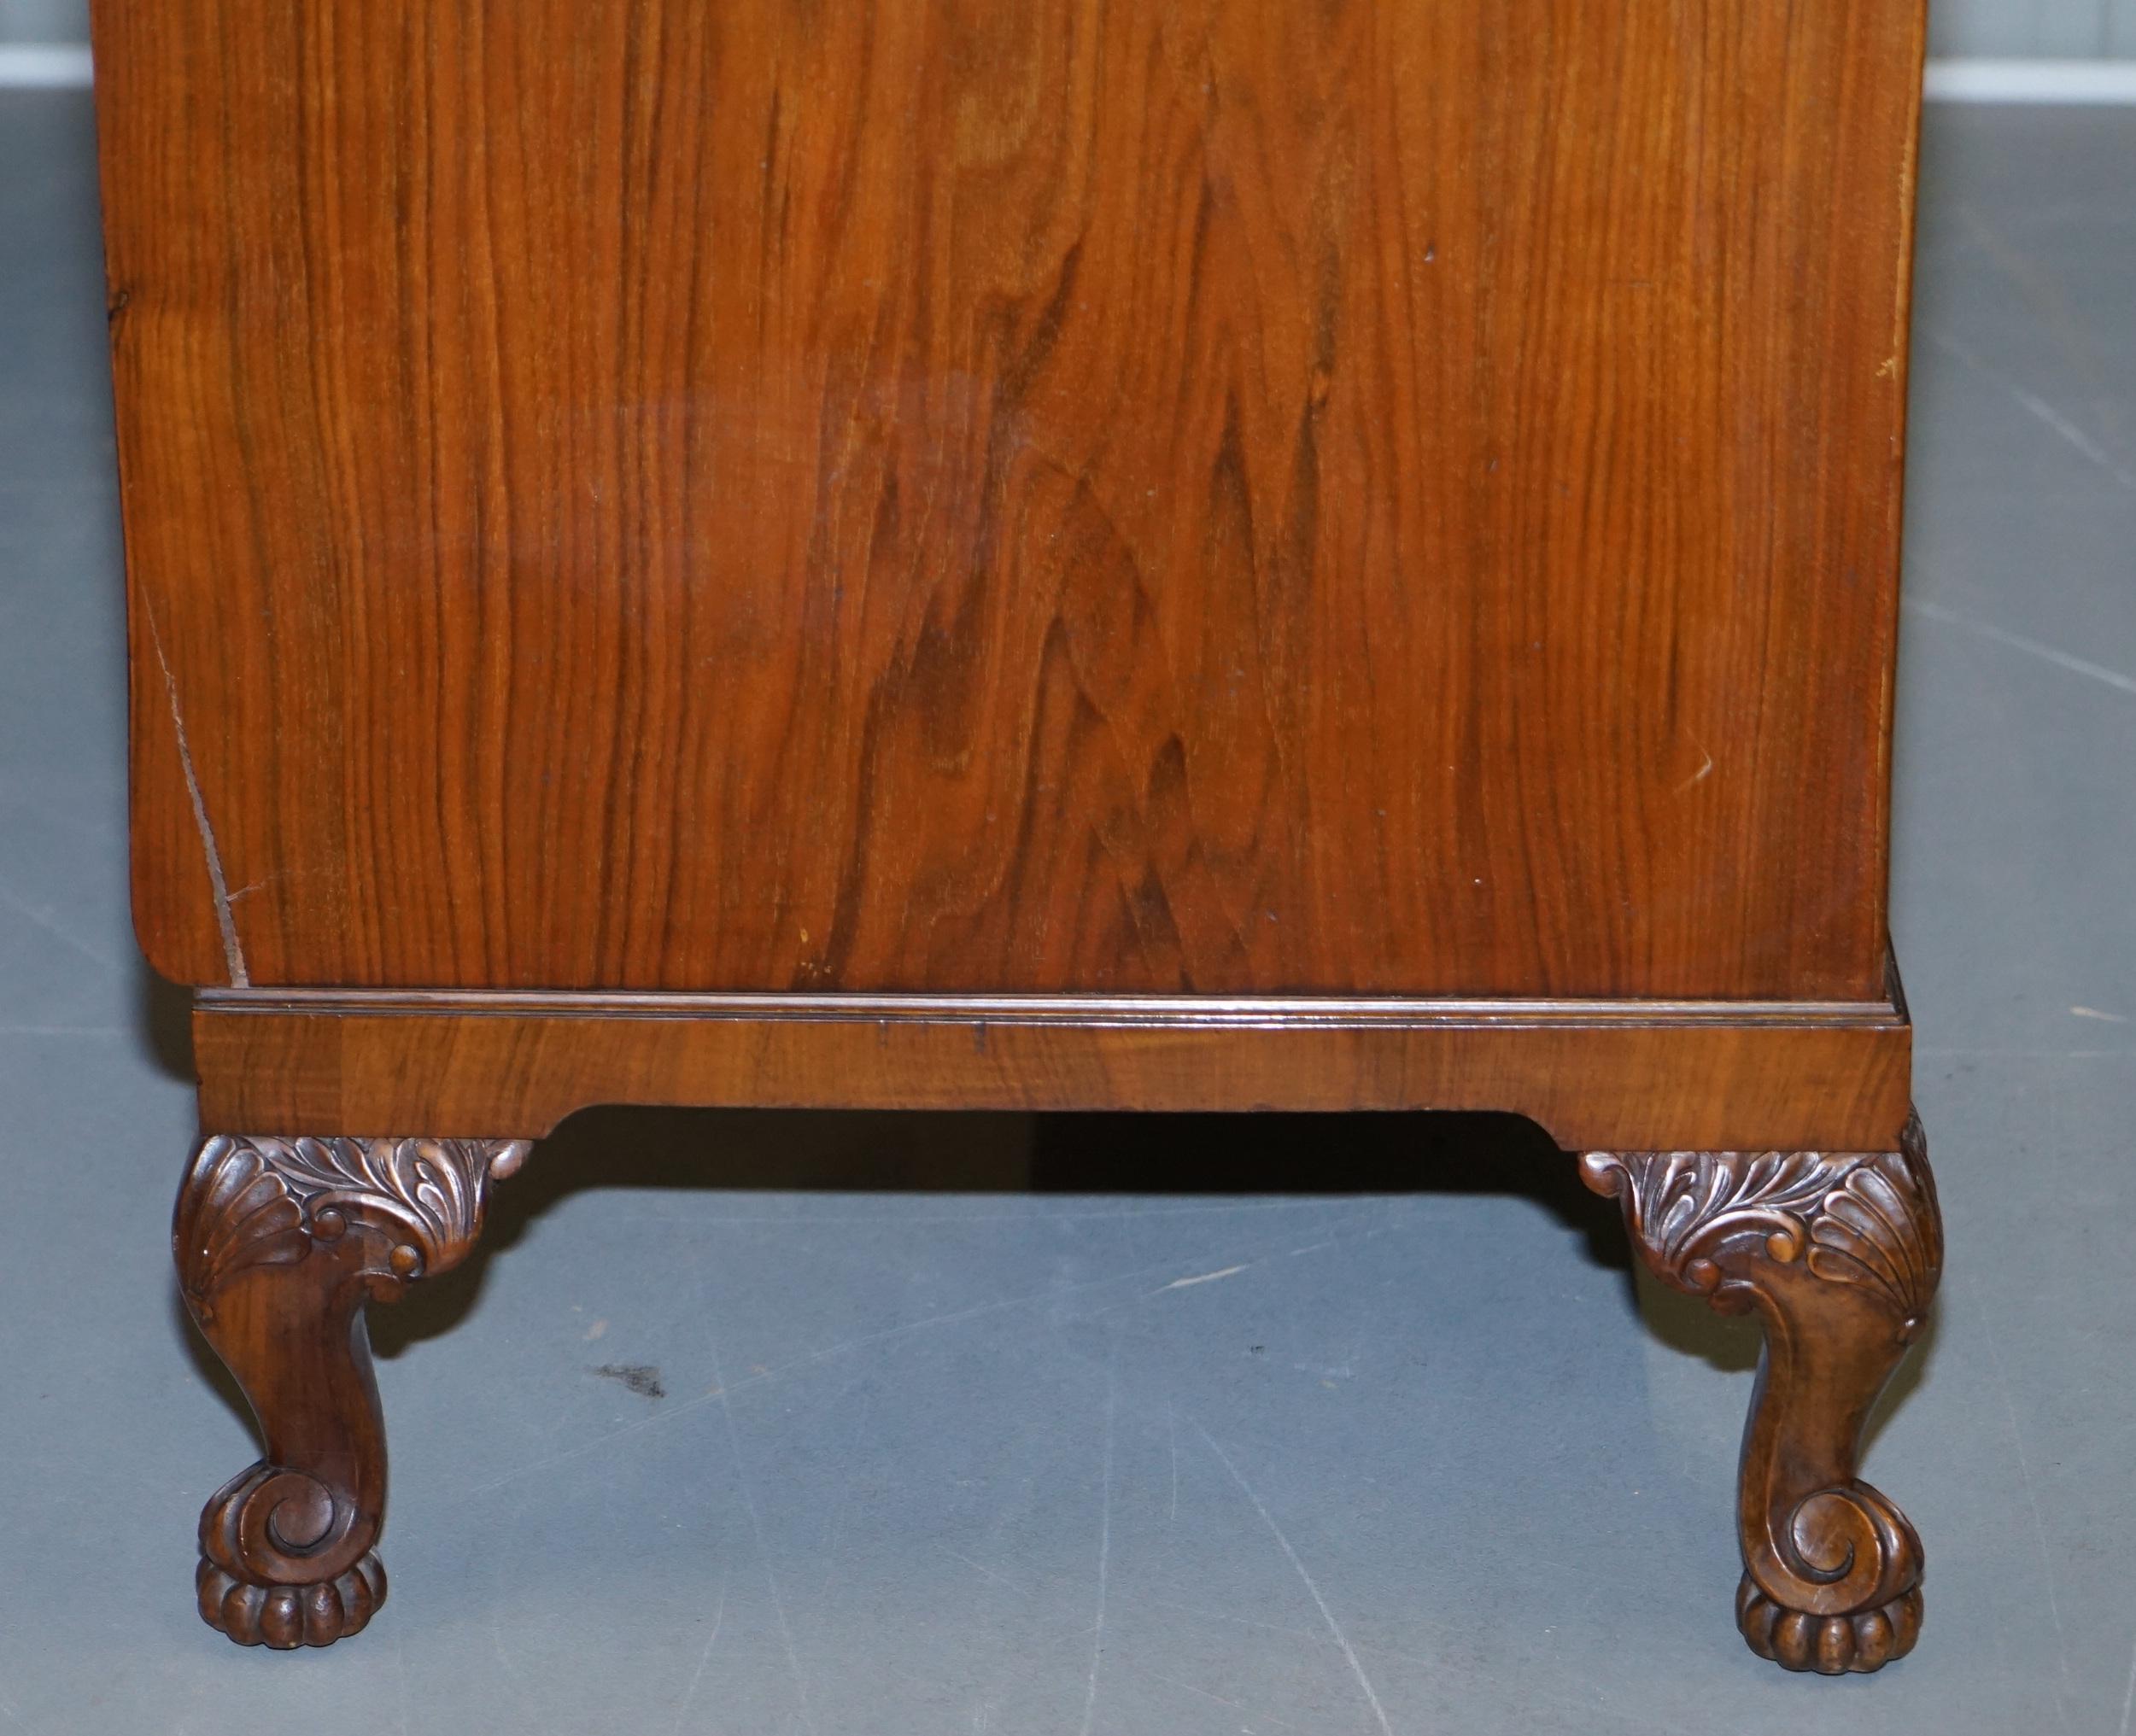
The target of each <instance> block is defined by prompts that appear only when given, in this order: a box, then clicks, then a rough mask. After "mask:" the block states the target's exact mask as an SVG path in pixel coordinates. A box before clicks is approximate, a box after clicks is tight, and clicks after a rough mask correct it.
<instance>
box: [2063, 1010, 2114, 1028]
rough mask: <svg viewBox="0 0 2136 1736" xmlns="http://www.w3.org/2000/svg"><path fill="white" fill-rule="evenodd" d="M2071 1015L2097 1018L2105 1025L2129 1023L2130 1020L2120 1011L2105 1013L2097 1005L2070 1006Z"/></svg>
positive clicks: (2078, 1017)
mask: <svg viewBox="0 0 2136 1736" xmlns="http://www.w3.org/2000/svg"><path fill="white" fill-rule="evenodd" d="M2069 1016H2070V1017H2071V1018H2073V1019H2097V1020H2098V1021H2099V1022H2100V1023H2101V1024H2103V1025H2126V1024H2127V1023H2128V1020H2126V1019H2124V1018H2123V1017H2122V1016H2121V1014H2119V1013H2103V1012H2101V1011H2100V1010H2099V1009H2098V1008H2097V1007H2072V1008H2069Z"/></svg>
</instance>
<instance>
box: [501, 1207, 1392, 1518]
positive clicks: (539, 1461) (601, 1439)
mask: <svg viewBox="0 0 2136 1736" xmlns="http://www.w3.org/2000/svg"><path fill="white" fill-rule="evenodd" d="M1319 1203H1320V1204H1322V1205H1325V1204H1327V1203H1328V1202H1327V1201H1320V1202H1319ZM1369 1215H1370V1214H1369V1213H1358V1214H1355V1216H1353V1217H1351V1218H1349V1219H1344V1220H1343V1222H1342V1223H1340V1224H1338V1225H1337V1226H1336V1227H1337V1229H1343V1228H1347V1227H1349V1225H1354V1224H1357V1223H1361V1222H1363V1221H1364V1220H1365V1219H1366V1217H1368V1216H1369ZM664 1221H666V1222H668V1223H669V1224H670V1226H672V1225H673V1223H674V1220H672V1219H669V1220H664ZM700 1221H701V1220H700ZM741 1221H745V1222H746V1221H747V1220H746V1219H745V1220H741ZM907 1221H909V1220H907ZM684 1227H686V1228H688V1227H693V1226H690V1225H685V1226H684ZM1367 1233H1368V1234H1371V1233H1376V1232H1367ZM1177 1264H1178V1262H1177V1260H1176V1259H1169V1260H1152V1261H1150V1264H1149V1265H1139V1266H1137V1267H1135V1268H1134V1269H1133V1270H1132V1271H1123V1272H1115V1274H1113V1276H1111V1277H1102V1278H1086V1279H1085V1280H1084V1281H1083V1282H1082V1283H1074V1284H1068V1285H1065V1286H1061V1287H1057V1288H1055V1289H1045V1290H1029V1291H1026V1292H1024V1293H1022V1294H1021V1295H1014V1296H1004V1297H1002V1298H1000V1299H999V1300H998V1301H992V1302H979V1303H975V1304H974V1305H973V1306H971V1307H969V1308H958V1309H957V1310H955V1311H953V1312H950V1313H947V1314H930V1315H928V1318H926V1319H924V1320H910V1321H907V1322H906V1323H905V1324H904V1325H902V1326H891V1327H887V1328H886V1329H884V1330H882V1331H881V1332H867V1333H863V1334H862V1335H861V1336H859V1337H857V1338H847V1339H842V1340H840V1341H839V1342H838V1343H836V1344H833V1345H828V1346H826V1347H824V1348H823V1349H822V1350H811V1351H810V1352H809V1353H807V1354H806V1355H804V1356H797V1357H794V1358H793V1359H791V1360H790V1361H787V1362H782V1363H780V1364H778V1365H775V1367H772V1368H769V1369H766V1370H765V1371H764V1372H763V1373H761V1374H752V1375H751V1376H750V1377H748V1378H747V1379H746V1380H740V1381H736V1382H734V1385H733V1386H732V1387H729V1386H728V1385H727V1383H726V1382H724V1381H718V1382H715V1383H714V1384H715V1385H716V1386H717V1388H718V1389H717V1391H714V1392H709V1393H701V1394H698V1395H697V1396H696V1397H694V1398H689V1399H683V1400H680V1401H679V1402H677V1403H676V1404H672V1405H667V1406H663V1407H662V1408H661V1409H660V1410H658V1412H654V1413H653V1414H652V1415H650V1416H647V1417H639V1418H638V1419H637V1420H636V1421H635V1422H631V1423H623V1425H622V1426H620V1427H619V1428H615V1429H609V1430H607V1431H606V1433H604V1434H600V1435H594V1437H593V1439H591V1440H590V1441H581V1442H579V1444H578V1445H577V1446H576V1447H565V1448H564V1449H563V1450H562V1451H560V1452H558V1453H550V1454H548V1455H547V1457H545V1458H536V1459H530V1460H529V1461H528V1462H527V1463H526V1464H519V1465H514V1466H513V1467H512V1469H510V1470H504V1471H500V1472H499V1473H498V1474H497V1475H496V1476H493V1477H488V1478H485V1479H484V1480H483V1482H478V1483H475V1484H472V1485H471V1486H470V1487H469V1488H467V1489H466V1490H465V1493H464V1495H463V1497H462V1498H463V1499H467V1498H471V1497H472V1496H476V1495H482V1494H487V1493H489V1492H490V1491H491V1490H492V1489H497V1488H503V1487H504V1486H505V1484H506V1483H508V1482H516V1481H517V1480H518V1479H519V1478H520V1477H523V1476H532V1475H533V1474H534V1473H535V1472H536V1471H541V1470H548V1469H549V1468H550V1467H551V1466H553V1465H558V1464H565V1462H566V1461H568V1460H571V1459H574V1458H583V1457H584V1456H585V1455H586V1454H588V1453H598V1452H600V1450H601V1448H603V1447H607V1446H609V1445H611V1444H612V1443H613V1442H615V1441H620V1440H622V1439H623V1437H624V1436H625V1435H635V1434H637V1433H638V1432H639V1431H640V1430H641V1429H652V1428H656V1427H658V1426H659V1425H661V1424H663V1423H672V1422H674V1421H676V1419H677V1418H679V1417H687V1416H689V1415H691V1414H692V1413H693V1412H696V1411H699V1410H700V1409H702V1408H703V1407H704V1406H706V1405H713V1404H722V1403H724V1402H725V1400H726V1397H727V1394H729V1393H730V1392H741V1391H744V1390H746V1388H750V1387H754V1386H761V1385H763V1384H764V1382H768V1381H776V1380H782V1379H784V1378H785V1377H787V1376H788V1375H790V1374H793V1373H795V1372H796V1371H799V1370H803V1369H807V1368H812V1367H814V1366H815V1365H816V1364H817V1363H820V1362H827V1361H828V1360H829V1359H831V1358H833V1357H834V1356H842V1355H844V1354H845V1353H847V1352H848V1351H853V1350H863V1349H868V1348H869V1347H873V1346H875V1345H878V1344H884V1343H887V1342H889V1341H892V1340H893V1339H898V1338H904V1337H907V1336H910V1335H911V1334H913V1333H916V1332H930V1331H933V1330H934V1329H936V1328H937V1327H940V1326H953V1325H956V1324H958V1323H959V1322H961V1321H965V1320H974V1319H977V1318H980V1317H981V1316H983V1315H986V1314H997V1313H1000V1312H1003V1311H1004V1310H1005V1309H1009V1308H1024V1307H1029V1306H1033V1304H1035V1303H1039V1302H1058V1301H1061V1300H1062V1298H1064V1297H1068V1296H1073V1295H1080V1293H1081V1292H1083V1291H1085V1290H1100V1289H1110V1288H1112V1287H1114V1286H1115V1285H1120V1284H1129V1283H1135V1282H1137V1281H1138V1280H1139V1279H1143V1278H1147V1277H1150V1276H1151V1275H1152V1274H1153V1273H1156V1272H1159V1271H1164V1270H1165V1269H1166V1268H1167V1267H1169V1266H1175V1265H1177ZM1139 1299H1140V1298H1136V1299H1131V1300H1139ZM1100 1312H1103V1311H1100Z"/></svg>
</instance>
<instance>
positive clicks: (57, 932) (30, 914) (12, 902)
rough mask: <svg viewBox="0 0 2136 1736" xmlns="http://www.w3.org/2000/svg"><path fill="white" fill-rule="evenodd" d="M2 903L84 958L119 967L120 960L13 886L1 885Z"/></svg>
mask: <svg viewBox="0 0 2136 1736" xmlns="http://www.w3.org/2000/svg"><path fill="white" fill-rule="evenodd" d="M0 903H5V904H6V905H7V907H8V908H9V909H10V910H14V911H16V912H17V913H19V914H20V915H21V916H22V918H23V920H24V921H28V922H32V923H35V924H36V925H37V926H38V927H39V928H42V929H43V930H44V932H46V933H47V934H49V935H50V936H51V937H52V938H54V939H56V940H59V941H62V942H64V943H65V944H67V945H68V946H71V947H73V949H74V950H75V951H77V952H79V954H81V956H83V957H84V958H85V959H89V960H91V962H94V963H97V964H100V965H102V967H104V968H105V969H106V970H108V971H116V970H117V969H118V968H119V961H118V960H117V959H115V958H114V957H112V956H110V954H108V953H106V952H102V951H99V950H97V948H95V947H93V946H91V944H89V943H88V942H87V941H86V940H84V939H83V938H81V937H80V936H79V934H72V933H69V932H67V930H66V929H64V928H62V927H61V926H60V925H59V924H58V923H57V922H56V921H54V920H53V918H52V915H51V913H50V911H46V910H40V909H38V908H37V907H36V906H35V905H34V904H32V903H26V901H25V900H23V899H22V898H21V897H19V896H18V895H17V894H16V893H15V891H13V890H12V889H11V888H9V887H8V886H0Z"/></svg>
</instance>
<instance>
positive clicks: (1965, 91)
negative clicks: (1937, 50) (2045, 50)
mask: <svg viewBox="0 0 2136 1736" xmlns="http://www.w3.org/2000/svg"><path fill="white" fill-rule="evenodd" d="M1927 88H1928V100H1929V101H1930V102H2136V61H1972V60H1966V61H1929V62H1928V87H1927Z"/></svg>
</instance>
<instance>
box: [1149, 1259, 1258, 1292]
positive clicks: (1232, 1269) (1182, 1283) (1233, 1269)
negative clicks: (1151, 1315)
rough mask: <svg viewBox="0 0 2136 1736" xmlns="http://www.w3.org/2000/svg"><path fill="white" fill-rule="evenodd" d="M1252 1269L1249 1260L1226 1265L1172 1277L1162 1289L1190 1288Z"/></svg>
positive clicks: (1235, 1275) (1232, 1276)
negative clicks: (1194, 1273) (1195, 1273)
mask: <svg viewBox="0 0 2136 1736" xmlns="http://www.w3.org/2000/svg"><path fill="white" fill-rule="evenodd" d="M1252 1270H1253V1262H1252V1261H1251V1260H1249V1261H1248V1262H1247V1263H1246V1264H1245V1265H1227V1266H1226V1267H1225V1268H1224V1269H1223V1271H1205V1272H1203V1274H1202V1275H1201V1276H1200V1277H1191V1278H1174V1279H1173V1280H1172V1282H1171V1283H1168V1284H1167V1285H1166V1286H1165V1287H1164V1289H1166V1290H1191V1289H1193V1288H1194V1287H1195V1285H1197V1284H1213V1283H1215V1282H1216V1281H1217V1279H1219V1278H1235V1277H1238V1275H1239V1273H1241V1272H1242V1271H1252ZM1157 1294H1158V1295H1163V1294H1164V1290H1160V1291H1158V1292H1157Z"/></svg>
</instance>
